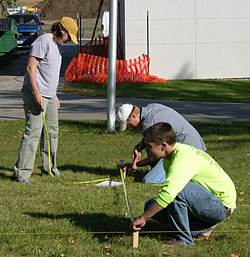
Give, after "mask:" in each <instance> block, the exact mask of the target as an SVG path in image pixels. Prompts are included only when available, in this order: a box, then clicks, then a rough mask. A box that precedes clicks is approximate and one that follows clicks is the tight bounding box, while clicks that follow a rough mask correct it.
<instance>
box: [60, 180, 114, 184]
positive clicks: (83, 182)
mask: <svg viewBox="0 0 250 257" xmlns="http://www.w3.org/2000/svg"><path fill="white" fill-rule="evenodd" d="M106 180H110V178H102V179H96V180H89V181H79V182H64V183H63V184H73V185H76V184H89V183H94V182H100V181H106Z"/></svg>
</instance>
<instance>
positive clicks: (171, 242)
mask: <svg viewBox="0 0 250 257" xmlns="http://www.w3.org/2000/svg"><path fill="white" fill-rule="evenodd" d="M176 245H178V244H177V243H176V242H175V241H173V240H168V241H167V243H166V244H164V245H163V246H167V247H173V246H176Z"/></svg>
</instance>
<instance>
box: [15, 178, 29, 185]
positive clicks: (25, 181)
mask: <svg viewBox="0 0 250 257" xmlns="http://www.w3.org/2000/svg"><path fill="white" fill-rule="evenodd" d="M16 181H17V182H19V183H22V184H31V182H30V181H29V179H28V178H24V177H17V178H16Z"/></svg>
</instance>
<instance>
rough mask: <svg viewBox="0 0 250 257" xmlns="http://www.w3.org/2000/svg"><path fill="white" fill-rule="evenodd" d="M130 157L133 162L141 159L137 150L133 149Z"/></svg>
mask: <svg viewBox="0 0 250 257" xmlns="http://www.w3.org/2000/svg"><path fill="white" fill-rule="evenodd" d="M132 157H133V160H135V159H137V160H138V161H139V160H140V159H141V152H139V151H138V150H136V149H134V150H133V156H132Z"/></svg>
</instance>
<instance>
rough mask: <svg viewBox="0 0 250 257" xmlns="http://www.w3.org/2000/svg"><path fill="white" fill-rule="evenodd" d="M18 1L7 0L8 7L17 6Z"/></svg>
mask: <svg viewBox="0 0 250 257" xmlns="http://www.w3.org/2000/svg"><path fill="white" fill-rule="evenodd" d="M16 1H17V0H6V3H7V6H8V7H10V6H13V5H16Z"/></svg>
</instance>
